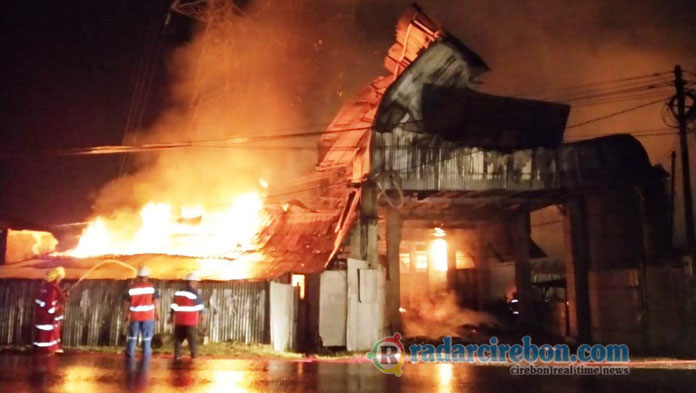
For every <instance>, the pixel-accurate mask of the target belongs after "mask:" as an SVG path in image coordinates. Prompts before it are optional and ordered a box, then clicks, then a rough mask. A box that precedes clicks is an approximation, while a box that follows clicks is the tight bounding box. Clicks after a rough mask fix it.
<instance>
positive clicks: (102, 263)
mask: <svg viewBox="0 0 696 393" xmlns="http://www.w3.org/2000/svg"><path fill="white" fill-rule="evenodd" d="M109 263H115V264H117V265H121V266H123V267H127V268H128V269H130V270H132V271H134V272H137V269H136V268H134V267H133V266H131V265H129V264H127V263H124V262H121V261H118V260H116V259H107V260H105V261H102V262H99V263H97V264H96V265H94V266H92V268H91V269H89V270H87V272H85V274H83V275H81V276H80V278H79V279H78V280H77V282H76V283H75V284H73V285H72V286H71V287H70V288H69V289H68V291H72V290H73V289H75V287H76V286H77V285H78V284H79V283H81V282H82V280H84V279H85V278H87V276H88V275H89V274H90V273H92V272H93V271H94V270H96V269H97V268H98V267H100V266H102V265H106V264H109Z"/></svg>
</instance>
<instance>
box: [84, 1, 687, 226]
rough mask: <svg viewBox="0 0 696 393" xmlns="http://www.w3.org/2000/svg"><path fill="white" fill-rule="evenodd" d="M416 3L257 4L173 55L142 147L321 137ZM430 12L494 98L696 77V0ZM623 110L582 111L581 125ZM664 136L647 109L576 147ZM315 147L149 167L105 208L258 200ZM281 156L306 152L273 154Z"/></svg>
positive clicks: (440, 6) (652, 142)
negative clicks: (163, 106)
mask: <svg viewBox="0 0 696 393" xmlns="http://www.w3.org/2000/svg"><path fill="white" fill-rule="evenodd" d="M409 3H410V2H409V1H401V0H399V1H381V0H372V1H365V0H353V1H347V2H336V3H330V2H324V1H294V0H293V1H283V2H277V1H270V0H267V1H252V2H250V3H248V4H247V5H245V6H244V8H243V10H242V11H243V16H242V15H239V14H230V15H227V16H222V17H221V19H220V20H219V21H218V22H217V23H214V24H211V25H208V27H207V28H206V26H203V25H200V26H199V27H198V30H197V32H196V33H195V35H194V38H193V39H192V40H191V41H190V42H189V43H188V44H186V45H184V46H182V47H180V48H178V49H176V51H175V52H174V53H173V54H172V55H171V60H170V63H169V64H170V72H171V79H172V85H171V88H170V92H171V94H170V102H169V105H168V109H167V110H165V111H164V113H163V114H162V115H161V116H160V118H159V120H158V121H156V122H155V124H154V125H153V126H152V127H149V128H148V129H146V130H140V131H139V132H138V133H137V137H136V138H135V142H136V143H148V142H167V141H182V140H212V139H221V138H229V137H237V136H254V135H267V134H272V133H286V132H291V131H292V130H298V129H300V128H301V129H302V130H303V131H310V130H311V131H320V130H321V128H322V127H321V124H326V123H327V122H328V121H329V120H330V119H331V117H332V116H333V114H334V113H335V111H336V110H337V109H338V107H339V106H340V104H342V103H343V102H345V101H346V100H347V99H348V98H349V97H350V96H351V95H352V94H353V93H354V92H355V91H356V90H357V89H359V88H360V87H361V86H363V85H364V84H365V83H367V82H369V81H370V80H372V79H373V78H374V77H375V76H377V75H381V74H383V73H384V70H383V68H382V65H381V64H382V60H383V58H384V54H385V53H386V50H387V48H388V47H389V46H390V44H391V43H392V41H393V36H394V25H395V23H396V20H397V19H398V16H399V14H400V13H401V12H402V10H403V9H404V8H405V7H407V6H408V5H409ZM420 4H421V5H422V6H423V7H424V8H425V9H426V11H428V12H429V13H431V14H432V15H433V16H434V17H435V18H436V19H438V20H440V21H441V22H442V23H443V25H444V26H445V27H446V28H447V29H448V30H450V31H451V32H452V33H453V34H454V35H455V36H457V37H459V38H460V39H461V40H462V41H463V42H464V43H465V44H466V45H468V46H470V47H471V48H472V49H473V50H474V51H476V52H478V53H479V54H481V56H482V57H483V59H484V60H485V61H486V62H487V63H488V64H489V65H490V67H491V72H489V73H487V74H486V75H484V78H483V85H482V86H481V90H482V91H486V92H491V93H497V94H505V95H517V94H524V95H529V96H532V97H539V96H543V95H544V94H543V91H544V90H545V89H546V88H548V87H559V86H568V85H578V84H582V83H589V82H596V81H598V80H611V79H615V78H622V77H626V76H631V75H640V74H646V73H651V72H655V71H668V70H670V69H671V68H672V67H673V65H674V64H675V63H682V64H683V65H685V66H686V67H687V68H691V69H693V66H694V63H693V48H694V47H696V38H694V35H693V33H692V31H690V29H691V27H693V26H694V25H696V10H695V9H694V8H695V7H694V6H693V4H692V2H689V1H686V0H672V1H668V2H663V1H657V0H639V1H618V2H610V3H607V2H603V1H591V2H583V3H577V2H573V3H570V2H558V1H555V0H542V1H517V2H509V1H486V2H472V1H464V2H462V1H421V2H420ZM540 91H541V93H540ZM547 98H553V97H547ZM625 106H626V104H625V103H623V104H622V103H618V104H610V105H605V106H601V107H579V108H573V110H572V112H571V118H570V121H569V123H571V124H572V123H575V122H577V121H582V120H586V119H588V118H593V117H596V116H597V115H602V114H605V113H609V112H612V111H615V110H618V109H622V108H624V107H625ZM301 126H302V127H301ZM298 127H300V128H298ZM659 127H664V124H663V123H662V120H661V116H660V109H659V108H656V107H648V108H645V109H643V110H640V111H636V112H635V113H634V114H632V115H631V116H619V117H616V118H613V119H610V120H607V121H604V122H601V123H597V124H594V125H591V126H588V127H580V128H577V129H572V130H569V131H568V133H567V136H569V137H570V138H577V137H583V136H586V135H594V134H598V133H604V132H613V131H623V130H631V129H644V128H659ZM642 142H644V144H645V146H646V149H647V150H648V153H649V154H650V156H651V158H652V159H653V161H654V162H656V163H660V164H663V165H664V166H666V167H668V156H669V152H670V151H671V150H672V149H673V148H674V146H675V142H676V138H674V137H672V136H667V137H664V138H646V139H645V140H642ZM314 143H315V138H304V139H295V140H279V141H275V142H267V143H265V145H264V144H256V145H253V146H251V147H252V148H251V149H236V148H235V149H232V148H215V147H210V148H199V149H191V150H186V151H175V152H173V151H168V152H165V153H161V154H156V155H154V154H147V155H142V156H140V157H137V159H136V160H135V163H134V166H133V167H132V170H131V171H130V172H129V174H127V175H125V176H122V177H120V178H118V179H116V180H114V181H112V182H110V183H109V184H107V185H106V186H105V187H104V188H103V189H102V190H101V191H100V192H99V193H98V195H97V197H96V199H95V201H94V205H93V209H94V211H95V212H96V213H99V214H113V213H114V212H115V211H117V210H119V209H123V208H124V207H129V208H137V207H139V206H141V205H143V204H144V203H146V202H148V201H152V200H156V201H163V202H169V203H172V204H178V205H185V204H187V203H192V202H195V203H201V202H204V204H207V205H221V204H225V203H227V202H228V201H229V200H230V197H231V195H232V194H234V193H239V192H243V191H245V190H249V189H253V188H255V187H256V186H257V181H258V178H259V177H263V178H266V179H267V180H269V181H270V182H271V183H272V184H273V183H274V182H279V181H283V180H288V179H292V178H293V177H296V176H297V175H299V174H300V173H302V172H303V171H306V170H309V169H311V167H312V165H313V164H314V163H315V159H316V156H315V154H316V153H315V152H313V151H311V150H310V149H309V148H310V147H311V146H313V145H314ZM278 146H282V147H284V148H290V149H295V150H275V149H274V150H268V148H269V147H273V148H275V147H278ZM246 147H250V146H248V145H246ZM298 147H302V148H301V149H298Z"/></svg>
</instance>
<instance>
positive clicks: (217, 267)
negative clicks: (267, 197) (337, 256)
mask: <svg viewBox="0 0 696 393" xmlns="http://www.w3.org/2000/svg"><path fill="white" fill-rule="evenodd" d="M351 205H353V204H352V203H351ZM343 213H344V212H341V211H338V210H331V211H313V210H310V209H307V208H303V207H298V206H289V207H288V208H286V209H282V208H273V209H272V211H270V212H269V215H270V216H271V223H270V225H268V226H267V227H266V228H265V229H264V230H263V231H262V232H261V233H260V235H259V239H258V247H257V249H256V250H253V251H250V252H248V253H245V254H243V255H242V256H241V257H239V258H237V259H226V258H195V257H187V256H178V255H153V254H137V255H121V256H103V257H94V258H68V257H46V258H39V259H32V260H29V261H25V262H20V263H15V264H10V265H5V266H0V278H25V279H41V278H43V277H44V274H45V272H46V270H48V269H51V268H53V267H56V266H63V267H65V269H66V279H68V280H73V279H79V278H80V277H82V276H83V275H84V274H86V273H87V272H88V271H89V270H90V269H93V268H94V270H92V271H91V272H90V273H89V275H88V277H87V278H89V279H113V280H125V279H130V278H133V277H135V269H137V268H138V267H141V266H147V267H148V268H149V269H150V276H151V277H152V278H155V279H159V280H183V279H184V278H185V277H186V276H187V275H188V274H190V273H192V272H197V273H198V274H199V275H200V276H201V278H202V279H204V280H214V281H226V280H269V279H274V278H276V277H279V276H281V275H283V274H286V273H299V274H311V273H316V272H320V271H322V270H323V269H324V268H325V266H326V264H327V262H328V261H329V259H330V258H331V256H332V254H333V252H334V249H335V248H336V247H335V246H336V244H335V242H336V241H337V240H338V239H337V238H341V239H342V235H341V232H340V231H339V228H338V227H337V223H339V222H341V221H344V220H345V218H344V216H345V214H343ZM123 264H126V265H130V266H131V267H133V269H129V268H128V267H127V266H123ZM99 265H103V266H99Z"/></svg>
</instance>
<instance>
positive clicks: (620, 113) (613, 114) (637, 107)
mask: <svg viewBox="0 0 696 393" xmlns="http://www.w3.org/2000/svg"><path fill="white" fill-rule="evenodd" d="M665 99H666V97H665V98H661V99H659V100H656V101H650V102H648V103H645V104H640V105H636V106H633V107H630V108H626V109H624V110H620V111H618V112H613V113H609V114H606V115H603V116H599V117H595V118H593V119H589V120H586V121H581V122H579V123H575V124H571V125H569V126H566V130H567V129H569V128H575V127H580V126H584V125H587V124H591V123H595V122H598V121H601V120H605V119H609V118H611V117H614V116H618V115H622V114H624V113H628V112H632V111H635V110H637V109H641V108H645V107H648V106H650V105H655V104H657V103H664V101H665Z"/></svg>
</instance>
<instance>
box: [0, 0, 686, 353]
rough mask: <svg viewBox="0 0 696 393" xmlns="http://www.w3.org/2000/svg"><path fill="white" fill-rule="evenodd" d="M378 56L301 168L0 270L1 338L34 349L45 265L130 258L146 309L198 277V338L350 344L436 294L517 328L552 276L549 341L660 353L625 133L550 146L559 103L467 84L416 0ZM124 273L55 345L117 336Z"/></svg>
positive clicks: (647, 176) (113, 274) (654, 180)
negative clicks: (542, 228)
mask: <svg viewBox="0 0 696 393" xmlns="http://www.w3.org/2000/svg"><path fill="white" fill-rule="evenodd" d="M384 65H385V68H386V70H387V73H386V75H384V76H381V77H378V78H376V79H375V80H374V81H372V82H371V83H370V84H369V85H368V86H366V87H365V88H364V89H363V90H361V91H360V92H359V93H358V94H357V95H356V96H355V97H354V98H353V99H352V100H351V101H349V102H348V103H347V104H345V105H344V106H343V107H342V108H341V110H340V111H339V112H338V114H337V115H336V116H335V118H334V120H333V121H332V123H331V124H330V125H329V126H328V128H327V129H326V130H325V132H324V133H323V134H322V135H321V137H320V140H319V142H318V154H319V160H318V162H317V164H316V167H315V169H314V170H313V171H312V172H311V173H309V174H307V175H305V176H303V177H300V178H298V179H296V180H294V181H292V182H285V183H282V184H272V185H271V186H270V187H269V188H268V190H267V191H266V190H265V188H264V187H262V188H264V189H263V190H260V191H259V193H258V194H248V195H243V196H241V197H239V198H238V199H237V200H236V201H235V202H234V203H233V204H232V205H231V206H229V207H227V208H223V209H221V210H220V211H214V212H206V211H205V210H203V209H202V208H201V207H199V206H187V207H185V208H181V209H180V211H179V212H178V213H176V214H174V213H173V211H174V210H176V209H174V208H173V207H172V206H168V205H159V204H151V205H146V206H144V207H143V208H142V210H141V211H140V219H139V220H137V221H138V222H140V224H138V225H135V228H128V229H127V230H126V231H125V234H120V233H116V232H114V231H113V230H110V229H109V222H107V221H104V220H103V219H96V220H94V221H93V222H92V223H90V225H89V226H88V228H87V230H86V231H85V232H83V234H82V236H81V239H80V241H79V244H78V245H77V247H76V248H75V249H73V250H72V251H69V252H67V253H64V254H62V255H56V254H53V255H45V256H40V257H33V258H32V259H29V260H25V261H21V262H16V263H6V264H5V265H3V266H2V267H1V268H0V279H2V280H3V286H2V290H1V291H0V306H2V313H3V316H4V317H3V318H2V320H3V322H1V323H0V344H9V343H12V344H28V343H30V342H31V304H32V303H33V295H34V292H35V290H36V286H37V285H38V281H37V280H38V279H40V278H41V277H42V276H43V273H44V271H45V270H46V269H48V268H51V267H54V266H56V265H63V266H66V271H67V279H68V281H70V280H77V279H78V278H80V277H81V276H83V275H84V274H85V273H87V272H88V271H90V269H92V268H94V267H95V266H98V265H99V264H101V263H104V262H107V261H109V260H117V261H119V262H121V263H125V264H127V265H130V266H132V267H138V266H141V265H144V264H146V265H147V266H148V267H149V268H150V270H151V276H152V278H154V279H156V280H159V285H160V288H161V290H162V297H163V299H168V298H170V297H171V295H172V293H173V291H174V290H175V289H176V288H178V287H179V286H182V285H183V283H181V281H180V280H182V279H183V278H184V277H185V276H186V275H187V274H189V273H190V272H193V271H197V272H199V273H200V274H201V276H202V278H203V279H204V280H205V282H204V283H203V285H202V293H203V297H204V298H205V299H206V302H207V307H208V309H209V310H210V312H209V313H207V316H206V318H207V320H206V323H205V324H204V327H203V329H204V330H205V331H206V332H207V333H206V334H207V335H208V336H209V337H210V339H211V340H212V341H226V340H237V341H243V342H271V343H273V345H274V347H275V348H277V349H279V350H285V349H296V348H308V347H316V346H328V347H345V348H347V349H349V350H364V349H368V348H371V347H372V345H373V344H374V342H375V341H376V340H377V339H379V338H381V337H383V336H384V335H385V333H386V332H387V331H397V330H401V329H402V317H403V316H404V312H405V313H406V314H408V313H409V312H413V310H414V309H416V308H417V307H418V305H419V304H420V303H424V300H425V299H427V298H432V297H433V296H435V295H437V294H441V293H443V292H444V293H446V292H447V291H453V292H454V293H455V294H456V296H457V299H458V302H460V304H465V305H468V306H471V307H473V308H478V309H482V310H484V309H486V307H488V306H489V305H490V304H492V303H494V302H495V301H496V300H500V299H503V300H504V299H505V297H506V296H510V295H511V294H512V291H514V292H516V299H517V300H518V301H519V304H520V306H519V312H520V319H521V320H522V321H523V322H524V324H523V325H526V326H531V325H534V324H537V323H539V321H538V320H537V317H536V316H535V312H534V302H535V299H534V297H535V287H539V285H541V284H540V283H539V282H536V283H535V281H545V282H547V284H548V282H549V281H554V280H555V281H558V282H560V284H559V288H560V289H561V291H559V292H561V295H559V298H558V299H556V301H555V303H554V304H553V306H552V310H551V315H552V317H551V320H552V322H553V323H552V322H549V324H553V325H554V326H555V328H554V332H555V333H557V334H559V335H564V336H568V337H571V338H573V339H576V340H589V339H593V340H596V341H601V342H603V341H616V340H618V341H622V342H627V343H629V344H630V345H632V347H641V348H656V347H659V346H669V345H671V343H670V341H669V340H668V337H669V335H670V326H669V324H666V323H664V322H665V321H666V320H668V319H669V318H671V317H674V315H676V314H674V312H673V311H674V310H671V309H669V310H668V309H665V308H658V307H655V305H656V301H657V299H658V297H659V296H660V295H659V294H664V291H666V290H667V288H666V287H665V286H661V284H660V283H665V282H670V280H673V279H675V277H680V270H679V269H678V268H671V267H669V265H668V264H667V262H666V260H667V259H666V255H668V248H669V242H668V240H666V239H667V238H666V237H665V234H666V233H667V232H668V231H666V230H664V228H665V225H666V223H667V221H665V217H664V215H662V214H661V213H660V211H661V210H660V209H661V208H662V207H664V201H665V193H664V190H663V183H664V174H663V173H662V172H661V171H660V170H659V169H658V168H654V167H652V166H651V164H650V162H649V160H648V158H647V155H646V153H645V151H644V150H643V147H642V146H641V145H640V143H639V142H637V141H636V140H635V139H634V138H632V137H630V136H628V135H619V136H612V137H605V138H598V139H594V140H589V141H583V142H579V143H572V144H563V143H562V141H563V133H564V130H565V125H566V119H567V116H568V113H569V110H570V108H569V107H568V106H566V105H562V104H557V103H549V102H541V101H534V100H523V99H517V98H511V97H500V96H494V95H489V94H485V93H481V92H479V91H478V85H479V77H480V75H482V74H483V73H485V72H487V71H488V66H487V65H486V63H485V62H484V60H483V59H481V58H480V57H479V56H478V55H477V54H476V53H474V52H473V51H472V50H470V49H469V48H467V47H466V46H465V45H464V44H462V43H461V42H460V41H459V40H457V39H456V38H455V37H453V36H452V35H451V34H449V33H448V32H447V31H446V30H445V29H444V28H443V27H442V26H440V25H439V24H438V23H437V22H436V21H435V20H433V19H432V18H431V17H429V16H428V15H427V14H425V13H424V12H423V11H422V10H420V9H419V8H418V7H413V8H410V9H408V10H407V11H406V12H405V13H404V15H403V16H402V17H401V18H400V20H399V22H398V25H397V31H396V42H395V43H394V45H393V46H392V47H391V48H390V49H389V51H388V54H387V56H386V58H385V63H384ZM549 206H551V207H554V206H560V208H559V210H560V211H561V213H562V214H561V217H562V218H561V220H562V222H563V231H562V232H563V233H562V234H560V235H561V237H562V238H563V239H564V240H565V246H566V247H565V250H566V255H564V257H563V260H562V261H561V260H553V259H552V258H551V259H550V258H546V256H545V255H544V253H543V252H538V251H539V250H538V247H537V246H536V244H535V243H534V242H533V241H532V228H531V225H530V215H532V213H533V212H535V211H538V210H540V209H543V208H547V207H549ZM125 221H126V222H127V223H128V222H130V221H131V220H130V219H126V220H125ZM130 224H131V225H134V224H133V223H130ZM544 274H546V275H547V276H548V277H547V278H550V279H548V280H543V279H539V277H542V275H544ZM132 276H133V273H132V271H131V270H130V269H127V268H119V267H113V268H109V269H100V268H97V269H94V270H93V271H91V272H90V275H89V276H88V280H87V281H85V283H83V284H81V285H80V286H79V287H78V289H77V290H76V291H75V292H74V293H73V294H72V296H71V299H70V302H69V304H68V307H67V310H66V328H65V333H64V335H65V336H64V339H63V341H64V343H65V344H66V345H116V344H119V345H120V344H122V342H123V336H122V331H123V321H121V319H120V318H121V316H120V313H115V312H113V310H114V309H116V307H118V305H119V302H120V301H121V294H122V293H123V291H124V289H125V287H126V285H127V282H126V280H128V279H129V278H131V277H132ZM677 281H679V280H677ZM535 284H538V285H535ZM669 290H671V291H673V292H675V293H678V292H679V291H681V290H682V288H681V287H680V286H679V285H675V286H673V287H672V288H669ZM660 291H661V292H660ZM430 304H432V303H430ZM162 307H168V304H167V302H166V301H165V302H163V304H162ZM617 308H620V309H621V310H624V311H622V312H623V313H625V314H626V315H625V316H626V317H627V318H618V317H616V316H615V315H616V314H615V310H616V309H617ZM670 313H672V314H670ZM622 315H623V314H622ZM630 315H632V317H630ZM670 315H671V317H670ZM672 326H674V325H672ZM170 328H171V327H170V326H168V325H167V322H166V321H164V320H162V321H159V322H158V323H157V326H156V331H159V332H162V331H167V330H169V329H170ZM674 336H676V335H674Z"/></svg>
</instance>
